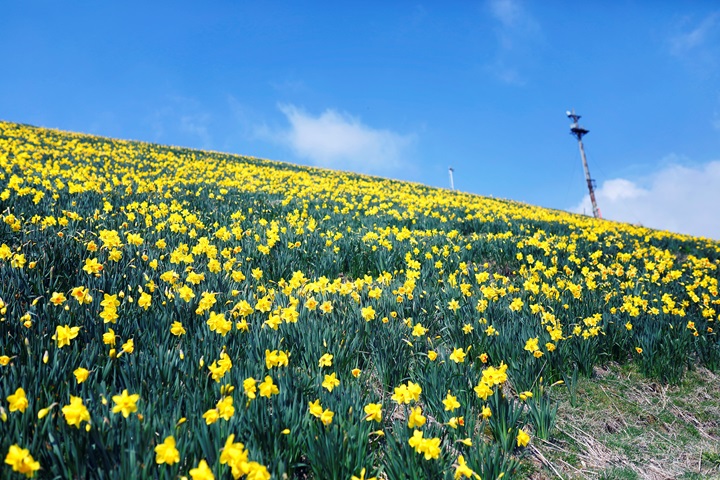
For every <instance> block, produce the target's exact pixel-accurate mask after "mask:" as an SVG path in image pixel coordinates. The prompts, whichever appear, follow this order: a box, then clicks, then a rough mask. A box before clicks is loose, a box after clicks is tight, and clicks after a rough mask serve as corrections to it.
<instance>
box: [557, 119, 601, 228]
mask: <svg viewBox="0 0 720 480" xmlns="http://www.w3.org/2000/svg"><path fill="white" fill-rule="evenodd" d="M566 113H567V116H568V117H569V118H571V119H572V121H573V123H572V125H570V134H571V135H574V136H575V137H576V138H577V140H578V145H579V146H580V157H581V158H582V162H583V170H585V181H586V182H587V187H588V192H589V193H590V203H592V209H593V216H594V217H595V218H602V215H600V209H599V208H598V206H597V201H596V200H595V187H594V185H593V183H594V181H593V179H592V177H590V168H589V167H588V163H587V157H586V156H585V148H584V147H583V143H582V137H583V135H586V134H587V133H588V132H589V131H590V130H587V129H585V128H583V127H581V126H580V124H578V120H580V115H577V114H576V113H575V110H573V111H572V112H570V111H568V112H566Z"/></svg>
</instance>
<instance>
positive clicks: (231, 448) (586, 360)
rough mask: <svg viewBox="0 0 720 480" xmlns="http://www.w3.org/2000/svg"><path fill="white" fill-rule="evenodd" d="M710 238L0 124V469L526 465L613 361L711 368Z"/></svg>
mask: <svg viewBox="0 0 720 480" xmlns="http://www.w3.org/2000/svg"><path fill="white" fill-rule="evenodd" d="M719 265H720V244H719V243H717V242H714V241H710V240H705V239H698V238H692V237H686V236H679V235H675V234H671V233H668V232H662V231H653V230H649V229H646V228H641V227H636V226H630V225H626V224H619V223H613V222H609V221H601V220H595V219H592V218H588V217H584V216H578V215H572V214H569V213H565V212H560V211H553V210H547V209H542V208H537V207H533V206H529V205H524V204H520V203H515V202H511V201H503V200H497V199H490V198H484V197H480V196H474V195H468V194H463V193H458V192H453V191H447V190H442V189H434V188H429V187H425V186H422V185H419V184H411V183H403V182H397V181H391V180H385V179H379V178H374V177H367V176H361V175H353V174H347V173H339V172H333V171H329V170H320V169H312V168H306V167H299V166H296V165H291V164H284V163H277V162H270V161H265V160H260V159H256V158H249V157H240V156H233V155H226V154H221V153H216V152H205V151H197V150H188V149H182V148H174V147H165V146H159V145H153V144H145V143H137V142H125V141H118V140H110V139H105V138H100V137H93V136H87V135H77V134H70V133H64V132H59V131H53V130H46V129H39V128H34V127H29V126H23V125H18V124H13V123H7V122H0V458H2V459H3V460H4V461H3V462H2V464H1V465H0V477H2V478H8V479H21V478H48V479H50V478H52V479H55V478H115V479H128V478H157V479H177V478H187V479H193V480H208V479H213V478H218V479H219V478H233V479H239V478H245V479H249V480H260V479H269V478H274V479H318V480H370V479H392V480H395V479H460V478H473V479H479V478H482V479H483V480H491V479H492V480H495V479H498V478H501V477H502V478H504V479H509V478H519V476H520V473H519V472H520V469H521V465H522V462H523V458H524V456H525V455H527V451H528V449H529V448H530V446H531V445H532V443H533V442H534V441H536V439H543V440H544V439H548V438H551V437H552V435H553V428H554V423H555V417H556V413H557V402H556V401H555V400H554V396H553V392H554V391H556V390H558V389H567V391H569V392H570V394H573V392H574V387H575V385H576V383H577V381H578V378H579V377H583V376H589V375H592V372H593V368H594V367H596V366H599V365H602V364H604V363H606V362H609V361H614V362H618V363H621V364H623V363H628V362H634V363H636V364H637V366H638V368H639V370H640V371H641V372H642V373H643V374H644V375H645V376H647V377H649V378H654V379H657V380H658V381H659V382H663V383H676V382H678V381H680V379H681V378H682V377H683V374H684V373H685V371H686V370H687V369H689V368H695V367H697V366H700V365H701V366H704V367H705V368H707V369H709V370H711V371H716V370H718V369H720V340H719V339H718V334H717V330H718V327H717V325H716V323H717V322H718V321H719V320H720V296H719V295H718V279H719V278H720V273H719V272H718V266H719Z"/></svg>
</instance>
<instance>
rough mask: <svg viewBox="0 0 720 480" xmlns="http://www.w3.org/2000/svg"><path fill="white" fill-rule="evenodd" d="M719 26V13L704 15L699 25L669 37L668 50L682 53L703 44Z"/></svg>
mask: <svg viewBox="0 0 720 480" xmlns="http://www.w3.org/2000/svg"><path fill="white" fill-rule="evenodd" d="M719 27H720V14H718V13H713V14H710V15H708V16H707V17H705V18H704V19H703V20H702V21H701V22H700V24H699V25H697V26H696V27H695V28H693V29H692V30H690V31H687V32H683V33H679V34H677V35H674V36H673V37H671V38H670V52H671V53H672V54H673V55H679V56H680V55H684V54H686V53H687V52H688V51H690V50H693V49H696V48H698V47H701V46H703V45H704V44H705V43H706V42H708V40H709V38H710V37H711V36H712V35H713V34H714V33H717V31H718V30H719Z"/></svg>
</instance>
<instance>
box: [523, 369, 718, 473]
mask: <svg viewBox="0 0 720 480" xmlns="http://www.w3.org/2000/svg"><path fill="white" fill-rule="evenodd" d="M557 398H558V399H559V401H560V409H559V410H558V419H557V429H556V431H555V433H554V437H553V438H552V440H551V441H549V442H544V441H541V440H535V445H534V447H533V451H532V460H533V462H534V463H535V464H536V471H535V473H534V474H533V477H532V478H535V479H541V478H542V479H544V478H563V479H580V478H597V479H611V478H618V479H628V480H629V479H647V480H659V479H676V478H677V479H688V480H690V479H710V478H720V376H719V375H717V374H713V373H711V372H709V371H707V370H704V369H698V370H695V371H692V372H689V373H688V374H687V376H686V378H685V379H684V380H683V381H682V382H681V383H680V384H679V385H677V386H667V385H661V384H659V383H657V382H655V381H652V380H648V379H646V378H643V377H642V375H640V374H639V373H638V371H637V369H636V368H635V367H633V366H632V365H626V366H619V365H616V364H612V365H609V366H608V367H605V368H600V369H596V371H595V375H594V377H593V378H591V379H581V380H579V384H578V395H577V402H576V405H575V406H572V405H571V404H570V402H569V396H568V395H567V394H566V393H565V392H559V393H558V395H557Z"/></svg>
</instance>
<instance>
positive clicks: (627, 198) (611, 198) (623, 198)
mask: <svg viewBox="0 0 720 480" xmlns="http://www.w3.org/2000/svg"><path fill="white" fill-rule="evenodd" d="M595 196H596V199H597V203H598V207H599V208H600V211H601V213H602V216H603V218H606V219H609V220H616V221H619V222H627V223H632V224H640V225H642V226H645V227H649V228H657V229H661V230H669V231H671V232H677V233H685V234H689V235H696V236H703V237H708V238H714V239H719V240H720V208H718V206H719V205H720V161H718V160H716V161H712V162H708V163H706V164H704V165H698V166H686V165H679V164H672V165H668V166H666V167H664V168H663V169H661V170H659V171H658V172H655V173H654V174H652V175H650V176H648V177H646V178H644V179H640V180H637V181H633V180H628V179H624V178H616V179H612V180H607V181H605V182H603V184H602V186H600V188H598V189H597V190H596V191H595ZM571 210H572V211H573V212H577V213H586V214H590V212H592V206H591V204H590V197H589V196H588V195H586V196H585V198H584V199H583V200H582V202H580V203H579V204H578V205H577V206H575V207H574V208H572V209H571Z"/></svg>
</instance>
